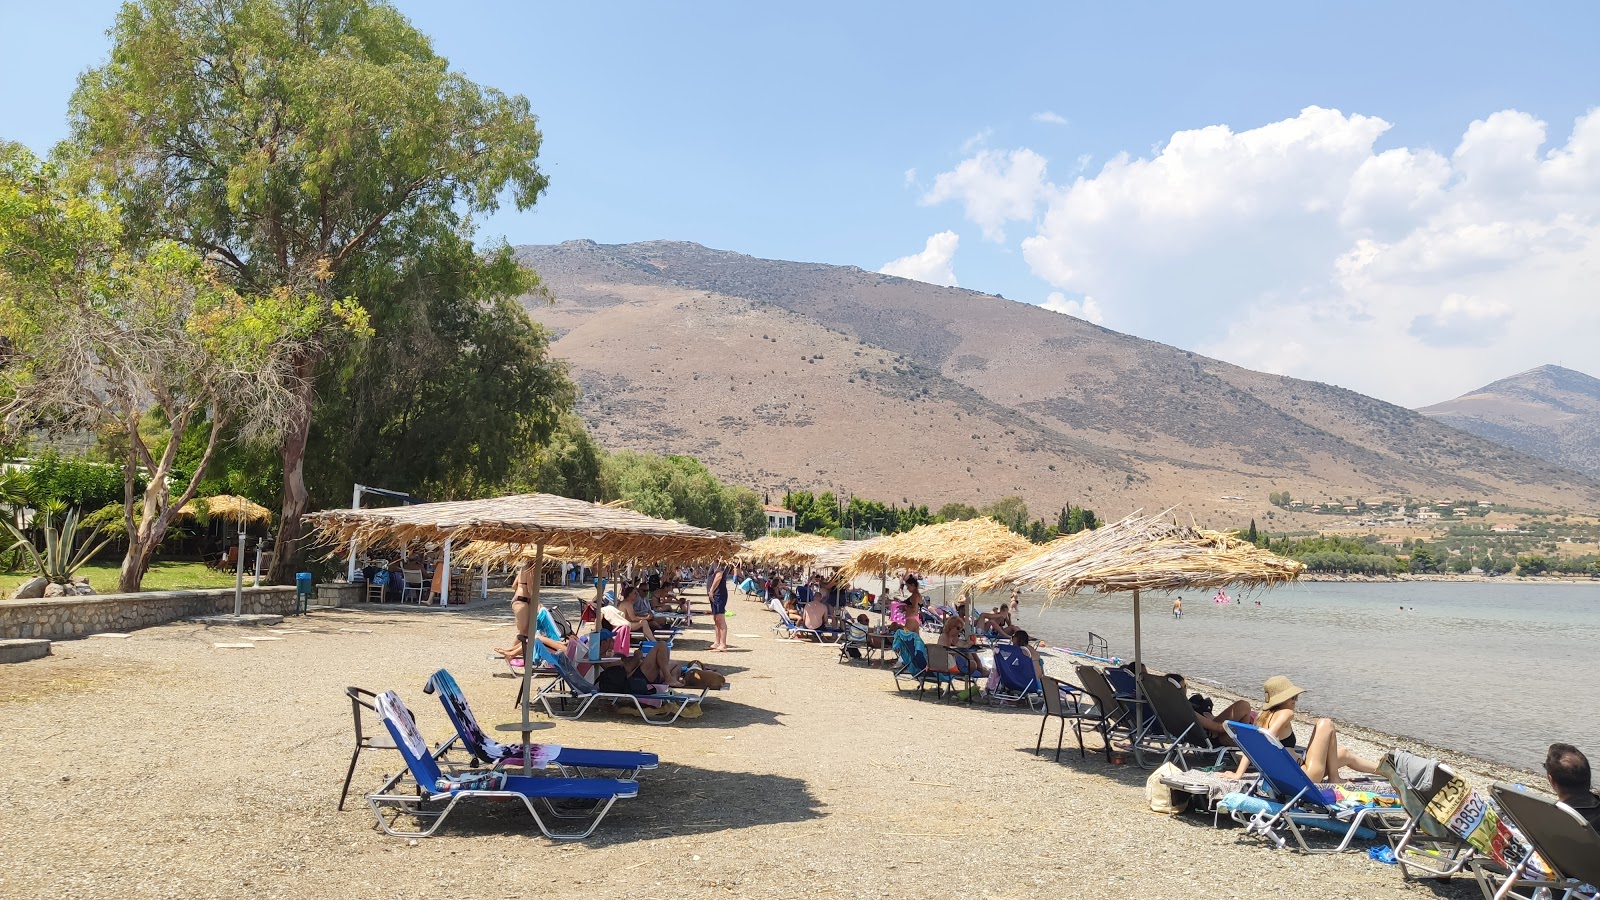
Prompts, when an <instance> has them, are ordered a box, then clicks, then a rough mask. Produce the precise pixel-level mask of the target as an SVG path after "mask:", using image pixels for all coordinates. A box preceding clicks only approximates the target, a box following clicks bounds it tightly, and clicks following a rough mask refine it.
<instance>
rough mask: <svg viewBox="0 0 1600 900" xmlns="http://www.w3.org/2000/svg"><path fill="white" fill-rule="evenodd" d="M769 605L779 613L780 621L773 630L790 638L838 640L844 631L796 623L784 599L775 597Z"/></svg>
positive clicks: (822, 640) (795, 639)
mask: <svg viewBox="0 0 1600 900" xmlns="http://www.w3.org/2000/svg"><path fill="white" fill-rule="evenodd" d="M767 606H768V607H769V608H771V609H772V611H773V612H775V613H777V614H778V622H777V624H776V625H775V626H773V630H774V631H777V632H778V633H779V634H781V635H783V636H784V637H785V638H786V639H788V640H791V641H797V640H800V639H802V638H811V639H812V640H814V641H816V642H817V643H819V644H820V643H823V642H825V641H831V640H837V639H838V638H839V636H840V635H842V634H843V633H844V632H842V631H840V630H839V629H837V628H807V627H805V626H804V625H796V624H795V623H794V621H793V620H791V619H790V618H789V611H788V610H786V609H784V608H783V601H782V600H778V599H776V598H774V599H773V600H771V601H768V603H767Z"/></svg>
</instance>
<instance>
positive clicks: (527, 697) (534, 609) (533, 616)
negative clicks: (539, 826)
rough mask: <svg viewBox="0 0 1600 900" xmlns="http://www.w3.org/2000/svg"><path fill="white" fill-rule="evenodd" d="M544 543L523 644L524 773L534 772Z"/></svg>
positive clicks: (538, 552) (535, 564) (538, 551)
mask: <svg viewBox="0 0 1600 900" xmlns="http://www.w3.org/2000/svg"><path fill="white" fill-rule="evenodd" d="M543 575H544V544H539V545H537V546H536V547H535V549H534V553H533V596H532V597H531V598H529V600H528V613H529V616H530V618H529V619H528V641H527V643H525V644H523V645H522V774H524V775H532V774H533V754H532V753H530V752H529V751H530V750H531V749H532V748H531V747H530V744H531V743H532V741H531V740H529V737H528V736H529V735H531V734H533V722H532V720H531V719H529V718H528V717H529V715H530V714H531V713H532V711H533V661H534V659H535V657H536V656H537V654H536V653H535V651H534V649H533V642H534V640H536V638H535V635H537V634H538V632H539V623H538V616H539V588H540V587H541V586H542V584H541V582H543V581H544V578H543Z"/></svg>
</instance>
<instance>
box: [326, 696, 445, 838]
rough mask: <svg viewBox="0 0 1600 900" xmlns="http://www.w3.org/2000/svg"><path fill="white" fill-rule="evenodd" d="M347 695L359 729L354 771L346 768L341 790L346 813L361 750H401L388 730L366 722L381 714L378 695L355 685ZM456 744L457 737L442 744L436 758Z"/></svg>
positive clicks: (341, 805) (352, 756)
mask: <svg viewBox="0 0 1600 900" xmlns="http://www.w3.org/2000/svg"><path fill="white" fill-rule="evenodd" d="M344 694H345V696H346V697H348V698H350V719H351V724H352V725H354V726H355V733H356V746H355V749H354V750H352V751H351V753H350V768H348V769H346V770H345V773H344V787H343V788H341V789H340V791H339V809H340V811H343V810H344V801H345V798H346V797H347V796H349V794H350V781H351V779H353V778H355V774H356V760H358V759H360V758H361V751H363V750H397V749H399V748H398V747H396V746H395V743H394V738H392V737H390V736H389V730H388V729H387V728H384V727H382V726H381V725H378V724H377V723H373V726H376V727H373V726H368V725H367V723H366V715H367V713H371V714H372V715H374V716H376V715H377V714H378V707H377V705H376V702H377V698H378V695H377V694H375V693H373V692H372V691H369V690H367V689H366V688H359V687H356V686H354V685H351V686H350V687H347V688H345V689H344ZM455 741H456V739H455V738H451V739H450V740H448V741H446V742H444V744H442V745H440V746H439V748H438V749H437V750H434V751H433V756H434V758H435V759H437V758H439V757H441V756H443V755H444V754H445V753H446V752H447V751H449V749H450V747H451V746H452V745H453V744H454V743H455Z"/></svg>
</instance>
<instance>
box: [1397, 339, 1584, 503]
mask: <svg viewBox="0 0 1600 900" xmlns="http://www.w3.org/2000/svg"><path fill="white" fill-rule="evenodd" d="M1418 412H1420V413H1422V414H1423V415H1426V416H1431V417H1433V418H1434V419H1437V420H1438V421H1440V422H1444V423H1445V424H1447V425H1449V426H1451V427H1453V428H1459V429H1461V430H1462V431H1468V432H1471V433H1472V434H1476V435H1478V436H1479V437H1483V438H1487V439H1489V440H1491V441H1494V442H1496V443H1499V444H1504V445H1505V446H1507V447H1511V448H1513V449H1515V450H1520V451H1522V452H1523V453H1527V454H1529V455H1530V456H1537V457H1539V458H1540V459H1544V460H1549V461H1550V462H1553V463H1556V464H1557V465H1561V466H1566V467H1567V468H1569V469H1572V470H1574V471H1577V472H1582V473H1584V474H1585V475H1588V476H1590V477H1591V478H1600V378H1595V377H1593V376H1590V375H1585V374H1584V373H1582V372H1577V371H1574V370H1572V369H1565V368H1562V367H1561V366H1540V367H1538V368H1537V369H1529V370H1528V371H1526V372H1522V373H1519V374H1516V375H1512V376H1511V377H1509V378H1502V379H1500V380H1499V381H1496V382H1494V383H1493V384H1488V385H1484V386H1483V387H1481V388H1478V389H1477V390H1475V391H1471V392H1469V393H1466V394H1462V395H1461V396H1460V397H1457V398H1455V399H1454V400H1446V401H1445V402H1443V403H1435V404H1434V405H1432V406H1428V407H1424V408H1423V409H1420V410H1418Z"/></svg>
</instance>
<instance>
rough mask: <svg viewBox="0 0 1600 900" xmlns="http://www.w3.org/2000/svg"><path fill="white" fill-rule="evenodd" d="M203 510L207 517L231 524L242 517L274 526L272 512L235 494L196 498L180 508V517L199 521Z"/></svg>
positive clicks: (248, 520) (249, 520)
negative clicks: (223, 520) (224, 520)
mask: <svg viewBox="0 0 1600 900" xmlns="http://www.w3.org/2000/svg"><path fill="white" fill-rule="evenodd" d="M202 509H204V510H205V514H206V516H208V517H210V518H213V519H226V520H228V521H230V522H235V521H238V520H239V518H240V517H241V516H242V517H243V518H244V520H245V521H246V522H254V523H257V524H262V525H270V524H272V510H270V509H267V508H266V507H265V506H262V505H261V504H259V503H256V502H255V501H253V500H250V499H248V498H245V497H237V496H234V495H233V494H217V495H216V496H213V497H196V498H195V499H193V500H190V501H189V502H188V503H185V504H184V505H183V506H182V507H181V508H179V510H178V515H179V516H181V517H183V518H186V519H198V518H200V512H201V510H202Z"/></svg>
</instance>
